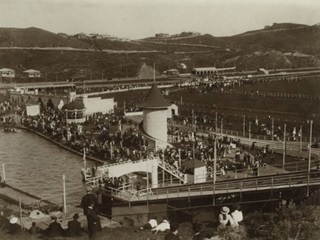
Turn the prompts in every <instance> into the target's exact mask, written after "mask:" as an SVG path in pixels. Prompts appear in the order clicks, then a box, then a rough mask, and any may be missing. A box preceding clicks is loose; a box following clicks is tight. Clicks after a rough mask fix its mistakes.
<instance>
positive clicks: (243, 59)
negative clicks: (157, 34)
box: [0, 23, 320, 80]
mask: <svg viewBox="0 0 320 240" xmlns="http://www.w3.org/2000/svg"><path fill="white" fill-rule="evenodd" d="M12 46H13V47H26V48H32V47H38V48H42V47H43V48H44V47H46V48H56V51H52V50H50V51H48V50H45V49H44V50H40V49H36V50H35V49H12V48H11V49H10V47H12ZM0 47H9V48H8V49H1V51H0V68H5V67H6V68H12V69H14V70H16V75H17V76H18V78H19V77H20V76H21V73H22V71H24V70H26V69H31V68H32V69H37V70H40V71H42V72H45V73H47V75H48V79H49V80H55V79H58V80H66V79H72V78H73V79H78V78H81V79H90V78H91V77H92V78H93V79H97V78H101V77H103V78H105V79H110V78H120V77H125V76H128V77H136V76H137V75H139V74H140V72H141V71H140V67H141V66H143V64H144V63H145V64H146V65H148V66H153V64H154V63H155V64H156V67H157V71H158V72H159V73H162V72H163V71H165V70H167V69H170V68H177V69H179V66H181V64H183V65H186V66H187V68H186V69H179V70H180V71H181V72H184V73H185V72H190V71H191V69H192V68H193V67H208V66H216V67H233V66H236V67H237V70H239V71H241V70H257V69H258V68H267V69H273V68H276V69H279V68H290V67H292V68H297V67H314V66H319V65H320V62H319V56H320V25H313V26H306V25H301V24H288V23H285V24H273V25H272V26H266V27H265V28H264V29H260V30H254V31H248V32H245V33H243V34H239V35H235V36H231V37H214V36H212V35H209V34H205V35H196V36H188V37H179V38H177V37H172V38H159V39H156V38H148V39H143V40H138V41H111V40H109V39H107V38H105V39H98V38H85V39H77V38H72V37H68V36H66V35H65V34H54V33H51V32H48V31H45V30H42V29H38V28H27V29H16V28H0ZM57 47H66V48H74V49H82V50H86V49H87V50H88V51H64V50H63V51H62V50H61V49H57ZM105 50H110V51H105Z"/></svg>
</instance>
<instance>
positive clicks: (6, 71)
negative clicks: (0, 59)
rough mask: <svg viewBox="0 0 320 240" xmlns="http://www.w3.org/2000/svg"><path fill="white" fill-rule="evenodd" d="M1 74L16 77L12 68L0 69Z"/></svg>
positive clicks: (5, 76) (6, 76)
mask: <svg viewBox="0 0 320 240" xmlns="http://www.w3.org/2000/svg"><path fill="white" fill-rule="evenodd" d="M0 75H1V77H4V78H14V77H15V71H14V70H13V69H10V68H2V69H0Z"/></svg>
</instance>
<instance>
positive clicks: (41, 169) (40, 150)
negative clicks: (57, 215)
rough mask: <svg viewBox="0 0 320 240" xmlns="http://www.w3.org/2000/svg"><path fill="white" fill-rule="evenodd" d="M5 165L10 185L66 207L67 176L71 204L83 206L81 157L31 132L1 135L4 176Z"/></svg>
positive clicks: (1, 157)
mask: <svg viewBox="0 0 320 240" xmlns="http://www.w3.org/2000/svg"><path fill="white" fill-rule="evenodd" d="M3 163H5V168H6V182H7V183H8V184H10V185H12V186H14V187H16V188H19V189H21V190H24V191H26V192H29V193H31V194H34V195H36V196H39V197H41V198H43V199H48V200H50V201H52V202H54V203H59V204H61V203H62V193H63V188H62V186H63V183H62V175H63V174H64V175H65V176H66V192H67V203H68V204H74V205H78V204H79V203H80V200H81V196H82V195H83V193H84V190H83V184H82V179H81V174H80V170H81V168H82V166H83V165H82V164H83V162H82V157H81V156H77V155H75V154H72V153H70V152H68V151H66V150H64V149H62V148H60V147H58V146H56V145H55V144H53V143H51V142H49V141H47V140H45V139H43V138H41V137H39V136H38V135H36V134H33V133H30V132H28V131H24V130H22V131H21V132H20V133H4V132H2V131H0V164H1V175H2V164H3Z"/></svg>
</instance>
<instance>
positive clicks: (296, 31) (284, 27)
mask: <svg viewBox="0 0 320 240" xmlns="http://www.w3.org/2000/svg"><path fill="white" fill-rule="evenodd" d="M147 40H149V41H151V40H153V41H154V38H150V39H147ZM162 40H163V41H165V42H167V43H180V44H204V45H211V46H216V47H218V46H219V47H223V48H231V49H240V50H242V51H246V52H248V51H249V52H252V51H257V50H278V51H301V52H304V53H309V54H320V26H319V25H312V26H308V25H303V24H293V23H274V24H273V25H272V26H267V27H265V28H264V29H259V30H254V31H248V32H245V33H242V34H239V35H234V36H228V37H214V36H212V35H210V34H205V35H201V36H195V37H190V38H182V39H173V40H170V38H167V39H162Z"/></svg>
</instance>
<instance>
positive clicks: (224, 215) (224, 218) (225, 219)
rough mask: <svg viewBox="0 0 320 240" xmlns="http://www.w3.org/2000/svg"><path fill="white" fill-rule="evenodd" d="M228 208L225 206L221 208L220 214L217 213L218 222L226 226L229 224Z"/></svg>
mask: <svg viewBox="0 0 320 240" xmlns="http://www.w3.org/2000/svg"><path fill="white" fill-rule="evenodd" d="M229 212H230V209H229V208H228V207H226V206H224V207H222V208H221V211H220V214H219V223H220V225H222V226H224V227H225V226H227V225H228V223H229V225H230V218H231V216H230V215H229Z"/></svg>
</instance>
